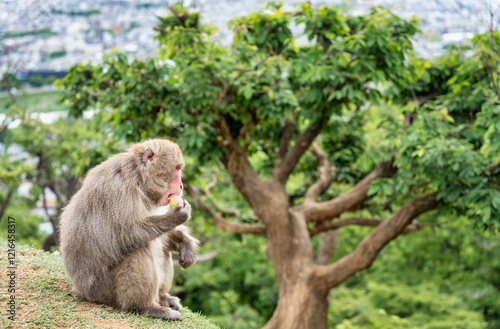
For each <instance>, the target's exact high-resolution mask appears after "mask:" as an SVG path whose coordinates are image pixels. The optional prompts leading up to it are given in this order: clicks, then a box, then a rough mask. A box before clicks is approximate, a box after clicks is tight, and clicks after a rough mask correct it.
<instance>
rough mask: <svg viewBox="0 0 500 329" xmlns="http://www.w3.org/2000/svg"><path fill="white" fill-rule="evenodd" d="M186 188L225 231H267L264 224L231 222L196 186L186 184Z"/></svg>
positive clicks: (255, 232)
mask: <svg viewBox="0 0 500 329" xmlns="http://www.w3.org/2000/svg"><path fill="white" fill-rule="evenodd" d="M184 189H185V191H186V192H187V194H188V195H189V196H190V197H191V199H192V200H193V201H194V202H195V203H197V204H198V207H199V208H200V209H202V210H205V211H207V212H208V213H209V214H210V216H211V217H212V221H213V222H214V224H215V225H216V226H217V227H218V228H220V229H223V230H224V231H227V232H231V233H239V234H245V233H251V234H257V235H263V234H264V233H265V227H264V225H257V224H247V223H238V222H229V221H226V220H224V218H222V216H220V215H219V214H217V213H216V212H215V210H214V209H213V208H212V207H210V206H209V205H208V204H207V203H205V202H204V201H203V200H201V197H200V194H199V193H198V191H197V190H196V189H195V188H193V187H192V186H190V185H187V184H186V185H184Z"/></svg>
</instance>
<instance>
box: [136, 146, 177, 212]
mask: <svg viewBox="0 0 500 329" xmlns="http://www.w3.org/2000/svg"><path fill="white" fill-rule="evenodd" d="M132 149H133V152H134V154H135V158H136V162H137V164H138V166H139V168H140V172H141V177H142V182H143V184H142V186H141V188H142V190H143V191H144V193H145V194H146V195H147V196H148V197H149V198H151V199H152V200H153V201H154V202H156V203H160V204H161V205H163V206H165V205H167V204H168V203H169V200H170V197H171V196H172V195H174V194H176V195H179V196H180V195H182V188H183V186H182V179H181V171H182V168H183V167H184V157H183V156H182V152H181V149H180V148H179V145H177V144H176V143H174V142H171V141H169V140H166V139H151V140H147V141H145V142H142V143H139V144H135V145H133V146H132Z"/></svg>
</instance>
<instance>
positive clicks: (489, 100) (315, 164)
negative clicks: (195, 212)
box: [60, 3, 500, 328]
mask: <svg viewBox="0 0 500 329" xmlns="http://www.w3.org/2000/svg"><path fill="white" fill-rule="evenodd" d="M170 11H171V14H170V15H168V16H167V17H165V18H161V19H160V22H159V23H158V25H157V27H156V29H157V31H158V32H159V34H158V37H157V39H158V41H159V42H160V55H159V59H156V60H155V59H147V60H144V61H139V60H134V61H129V60H128V59H127V57H126V56H125V55H123V54H120V53H112V54H108V55H106V56H105V58H104V63H103V64H102V65H98V66H92V65H91V64H86V65H76V66H74V67H73V68H71V69H70V71H69V74H68V76H67V77H66V78H65V79H64V80H62V81H61V83H60V86H63V87H64V88H65V93H66V98H67V99H68V102H69V103H70V104H71V112H72V113H73V114H74V115H79V114H80V113H81V111H82V110H84V109H86V108H88V107H97V108H100V109H102V110H101V113H102V115H103V116H104V117H105V118H106V119H107V120H108V121H109V122H110V123H112V124H113V125H114V127H115V132H116V134H117V135H118V136H122V137H125V138H126V139H127V140H130V141H137V140H140V139H144V138H147V137H153V136H161V137H165V136H168V137H170V138H173V139H175V140H177V141H178V142H179V143H180V144H181V146H182V148H183V149H184V150H185V152H186V153H187V154H188V155H189V156H190V157H192V158H194V159H195V165H194V166H193V168H192V172H191V174H199V173H200V172H201V169H200V167H202V166H206V167H208V166H212V165H213V166H216V167H217V166H218V167H221V168H224V169H225V170H226V171H227V173H228V175H229V176H230V178H231V181H232V183H233V185H234V187H235V188H236V189H237V190H238V191H239V193H240V194H241V196H242V197H243V199H244V200H245V201H246V203H247V204H248V205H249V206H250V208H251V209H252V210H253V213H254V215H255V220H252V219H247V220H245V221H244V222H243V221H229V220H227V219H225V218H224V217H227V216H228V215H230V214H229V212H227V211H223V210H221V209H218V207H217V204H216V203H214V202H213V201H210V200H209V199H208V198H207V197H206V196H204V195H202V193H200V190H199V188H197V187H196V186H194V185H188V186H187V187H186V190H187V192H188V194H189V195H190V197H191V198H192V200H193V201H194V203H195V204H197V205H198V209H199V210H202V211H204V212H206V213H207V214H208V215H210V216H211V217H212V219H213V221H214V223H215V225H217V226H218V227H219V228H221V229H224V230H226V231H229V232H233V233H239V234H258V235H265V237H266V238H267V241H268V248H267V251H266V254H267V256H268V257H269V258H270V260H271V262H272V264H273V267H274V270H275V274H276V279H277V282H278V286H279V289H280V291H279V299H278V305H277V308H276V310H275V311H274V314H273V316H272V317H271V319H270V320H269V322H268V323H267V325H266V326H265V328H326V326H327V309H328V305H329V298H328V296H329V291H330V290H331V289H332V288H334V287H337V286H338V285H340V284H341V283H342V282H344V281H345V280H347V279H348V278H349V277H351V276H353V275H355V274H356V273H358V272H359V271H362V270H363V269H366V268H369V267H370V266H371V265H372V263H373V262H374V261H375V259H376V257H377V255H378V254H379V252H380V251H381V250H382V248H384V246H385V245H386V244H388V243H389V242H391V241H392V240H394V239H396V238H397V237H398V236H400V235H402V234H408V233H412V232H415V231H417V230H419V229H421V228H422V227H425V226H433V225H434V224H433V218H434V217H435V216H436V214H442V215H448V216H450V218H453V216H454V214H456V213H457V212H460V213H464V212H465V213H467V215H468V216H469V218H470V223H471V226H474V227H477V228H486V229H492V230H498V228H499V227H500V221H499V220H498V219H499V214H500V213H499V211H500V193H499V192H498V183H499V180H498V176H499V161H500V157H499V154H500V152H498V151H499V149H498V148H499V147H500V141H499V139H498V136H500V134H498V130H499V129H500V123H499V120H498V111H499V109H500V107H499V98H498V87H497V86H498V82H499V81H498V79H499V75H498V68H499V60H498V52H496V53H495V52H494V51H492V49H494V48H495V47H498V45H499V44H500V43H499V40H498V33H496V32H495V33H487V34H485V35H480V36H477V37H476V38H475V39H474V40H473V42H474V44H473V46H472V48H471V49H473V50H474V51H475V53H474V54H473V55H472V57H465V56H464V50H463V49H457V50H454V51H452V53H451V55H450V57H449V58H447V59H446V60H439V61H435V62H428V61H424V60H421V59H418V58H416V57H415V55H414V54H413V52H412V45H411V40H410V39H411V38H412V36H413V35H415V33H417V28H416V26H415V24H416V22H417V21H416V20H415V19H413V20H410V21H406V20H402V19H400V18H399V17H397V16H395V15H393V14H391V13H390V12H389V11H387V10H385V9H383V8H373V9H372V10H371V12H370V13H369V14H367V15H364V16H351V15H348V14H346V13H345V12H343V11H342V10H340V9H336V8H328V7H326V6H320V7H319V8H316V9H313V8H312V7H311V6H310V5H309V4H304V5H302V7H301V8H300V10H298V11H296V12H293V13H287V12H284V11H283V9H282V8H281V6H280V5H279V4H274V3H273V4H270V5H268V7H267V8H266V9H265V10H263V11H262V12H258V13H255V14H251V15H249V16H246V17H241V18H238V19H236V20H234V21H233V22H232V23H231V26H232V28H233V30H234V42H233V43H232V44H231V45H230V46H224V45H221V44H219V43H218V42H216V41H213V40H212V39H211V38H210V35H211V34H213V32H214V30H215V29H214V28H213V27H211V26H206V25H203V24H202V23H201V19H200V16H199V14H197V13H190V12H188V11H186V10H185V9H183V8H182V7H181V6H180V5H177V6H174V7H172V8H171V9H170ZM294 22H295V23H296V24H298V26H299V27H303V28H304V34H305V35H306V36H307V37H308V39H309V42H308V43H307V44H305V45H303V46H300V45H299V44H298V43H297V42H296V41H295V39H296V37H295V36H294V35H293V33H292V30H291V29H292V26H293V24H294ZM485 40H486V41H485ZM387 104H393V105H392V106H391V107H389V106H388V105H387ZM394 108H396V110H394ZM374 125H377V126H374ZM297 182H300V183H299V184H297ZM206 190H208V189H206ZM223 215H224V216H223ZM233 215H234V213H233ZM417 218H419V220H420V221H419V222H417V220H416V219H417ZM347 225H364V226H373V227H375V229H374V230H373V231H372V232H371V233H370V234H369V235H367V236H366V237H365V238H364V239H363V240H362V241H361V242H360V244H359V245H358V246H357V248H355V249H354V250H353V251H352V252H351V253H350V254H348V255H346V256H344V257H342V258H341V259H339V260H337V261H336V262H334V263H331V264H330V259H331V256H332V254H333V253H334V252H335V244H336V235H337V232H338V229H340V228H341V227H344V226H347ZM315 235H320V243H319V247H318V250H317V251H316V256H317V257H316V259H315V257H314V255H315V251H314V248H313V244H312V242H311V239H312V238H313V237H314V236H315Z"/></svg>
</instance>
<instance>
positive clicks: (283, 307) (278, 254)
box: [259, 186, 329, 329]
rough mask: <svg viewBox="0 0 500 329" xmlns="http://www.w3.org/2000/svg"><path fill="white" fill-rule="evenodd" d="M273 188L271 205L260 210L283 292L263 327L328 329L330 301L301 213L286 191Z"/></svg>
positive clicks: (267, 328)
mask: <svg viewBox="0 0 500 329" xmlns="http://www.w3.org/2000/svg"><path fill="white" fill-rule="evenodd" d="M268 191H274V193H273V197H272V199H271V200H272V206H270V207H267V211H259V213H260V214H259V215H260V216H261V218H263V219H264V222H265V224H266V235H267V238H268V249H267V254H268V256H269V258H270V259H271V262H272V263H273V267H274V270H275V272H276V278H277V280H278V284H279V289H280V294H279V299H278V306H277V308H276V310H275V311H274V314H273V316H272V318H271V319H270V320H269V322H268V323H267V324H266V326H265V327H264V328H266V329H271V328H272V329H274V328H282V329H294V328H296V329H299V328H302V329H304V328H305V329H307V328H310V329H326V328H327V320H328V317H327V314H328V306H329V301H328V299H327V296H328V291H329V289H327V287H326V286H323V285H321V283H318V281H317V280H314V277H315V265H314V262H313V247H312V244H311V240H310V236H309V231H308V230H307V224H306V221H305V218H304V217H303V215H302V214H300V213H298V212H295V211H293V210H290V209H289V203H288V198H287V197H286V194H285V192H284V191H283V190H281V193H280V189H279V188H276V189H274V188H272V187H271V186H268Z"/></svg>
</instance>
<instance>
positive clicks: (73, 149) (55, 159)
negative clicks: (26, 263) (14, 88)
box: [0, 94, 119, 251]
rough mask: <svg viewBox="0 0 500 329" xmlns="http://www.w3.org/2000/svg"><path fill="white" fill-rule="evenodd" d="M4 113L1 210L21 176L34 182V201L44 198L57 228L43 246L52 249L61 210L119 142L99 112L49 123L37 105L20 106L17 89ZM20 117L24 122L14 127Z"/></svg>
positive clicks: (5, 205) (13, 193)
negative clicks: (94, 115)
mask: <svg viewBox="0 0 500 329" xmlns="http://www.w3.org/2000/svg"><path fill="white" fill-rule="evenodd" d="M5 114H6V116H5V119H4V122H2V123H1V124H0V138H1V139H2V142H3V143H4V152H3V154H2V156H1V157H0V162H1V163H2V169H0V184H1V185H0V186H1V187H3V188H5V189H6V196H5V198H3V197H2V200H1V202H0V203H1V204H0V215H2V216H3V214H4V213H5V210H6V209H7V206H8V205H9V203H10V202H11V201H12V200H13V196H14V195H15V191H16V190H17V188H18V187H19V185H20V184H21V182H22V181H26V182H30V183H32V184H33V186H32V188H31V191H30V193H31V194H32V197H33V200H32V201H33V202H32V206H35V204H36V201H38V200H39V199H41V201H42V207H43V209H44V211H45V215H46V216H47V218H48V219H49V221H50V222H51V223H52V226H53V228H54V233H53V234H50V235H49V236H48V237H47V238H46V239H45V241H44V243H43V249H44V250H46V251H50V249H51V247H52V246H54V245H56V244H57V242H58V239H59V237H58V230H57V225H58V218H59V214H60V212H61V210H62V208H63V207H64V206H65V205H66V203H67V202H68V201H69V200H70V198H71V197H72V196H73V194H74V193H76V191H78V189H79V188H80V185H81V182H82V179H83V175H84V174H85V173H86V172H87V170H89V169H90V168H92V167H94V166H96V165H97V164H99V163H100V162H102V161H103V160H104V159H106V158H107V157H108V156H109V155H110V154H112V153H114V152H115V151H116V149H117V148H118V147H119V144H118V145H117V144H116V141H114V140H113V139H112V136H111V134H110V132H109V130H106V129H102V127H101V125H100V124H99V121H98V118H95V119H81V118H80V119H75V118H65V119H62V118H61V119H59V120H57V121H56V122H54V123H51V124H46V123H43V122H42V121H41V120H40V119H39V118H38V117H37V116H36V115H33V114H34V113H33V112H32V111H30V110H29V109H26V108H24V107H22V106H20V105H19V104H18V101H17V98H16V97H15V96H14V95H13V94H10V103H9V105H8V108H7V110H6V112H5ZM16 120H17V121H18V122H19V126H17V127H15V128H9V124H11V123H13V122H14V121H16ZM13 145H16V146H17V147H20V148H21V150H22V151H23V152H22V154H17V155H16V159H13V157H12V154H10V153H9V152H8V151H9V148H10V147H11V146H13ZM47 190H48V191H51V192H52V193H53V194H54V195H55V199H56V200H55V201H56V211H55V214H52V213H51V212H50V211H49V207H48V203H47V201H48V199H47ZM0 218H1V217H0Z"/></svg>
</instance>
